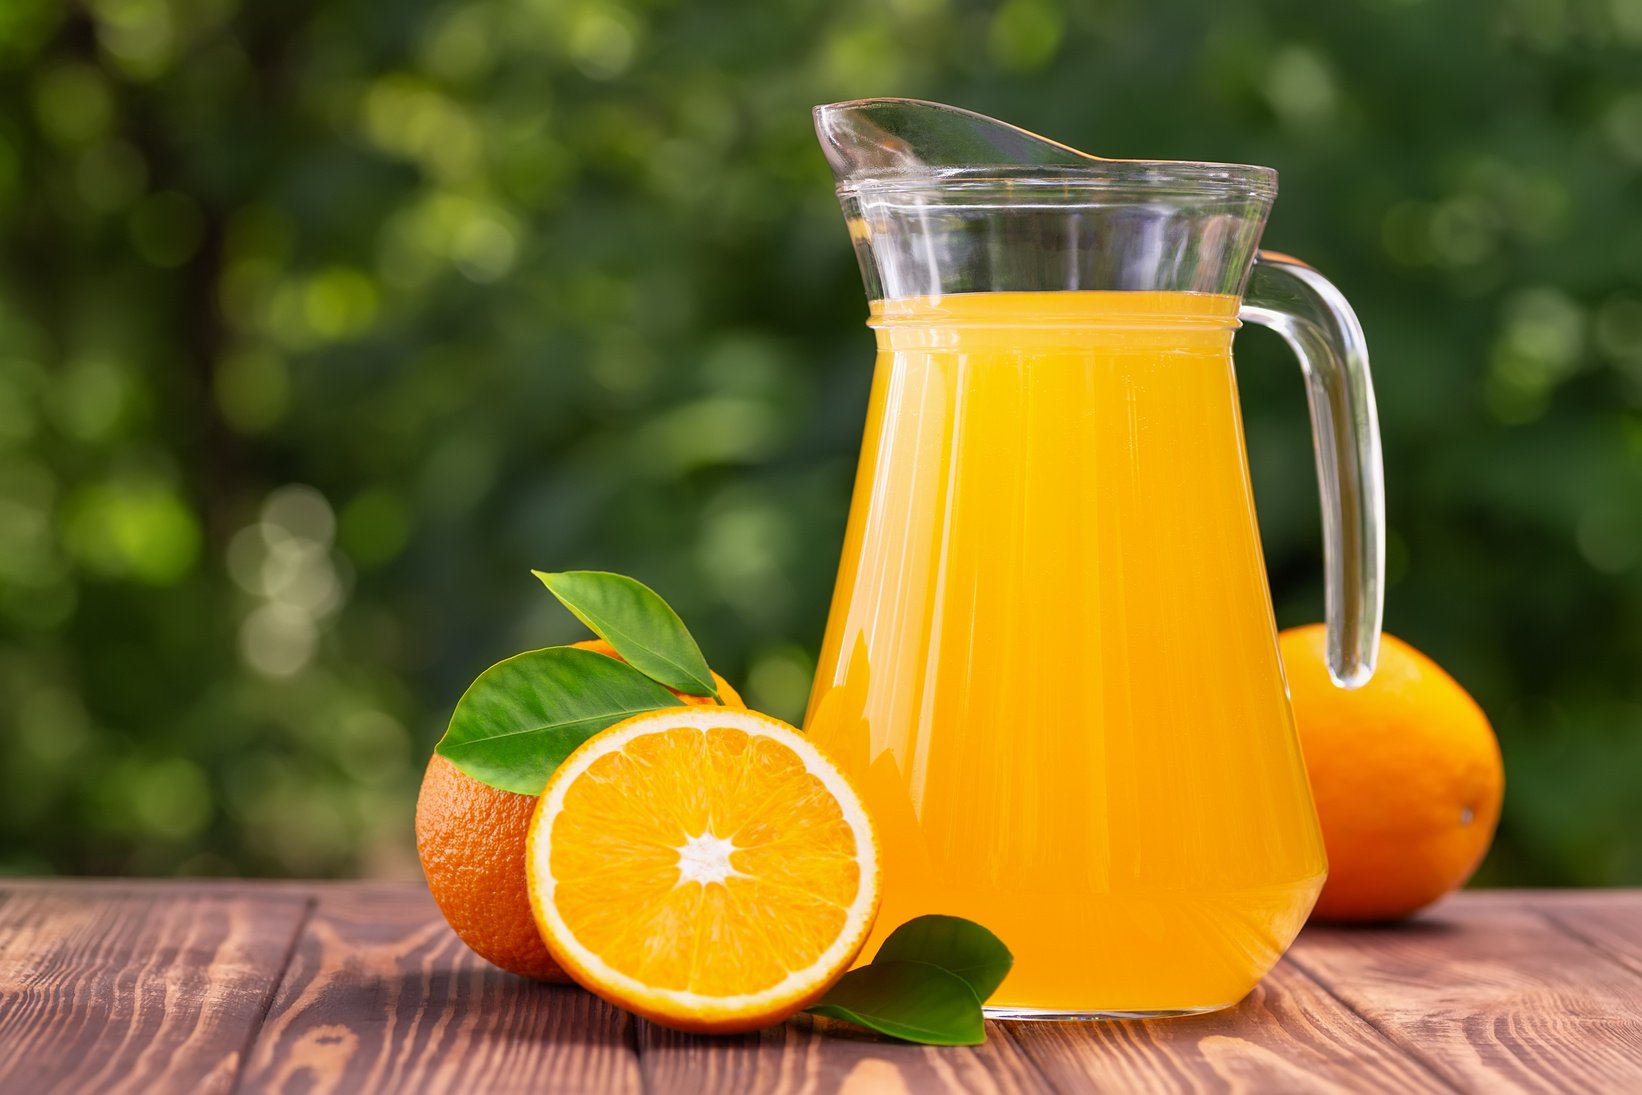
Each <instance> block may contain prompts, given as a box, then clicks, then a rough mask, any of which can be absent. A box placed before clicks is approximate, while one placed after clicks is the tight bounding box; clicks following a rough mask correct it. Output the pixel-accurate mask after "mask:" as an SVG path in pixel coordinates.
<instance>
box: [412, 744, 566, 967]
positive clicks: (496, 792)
mask: <svg viewBox="0 0 1642 1095" xmlns="http://www.w3.org/2000/svg"><path fill="white" fill-rule="evenodd" d="M535 809H536V796H535V795H519V794H514V793H513V792H512V791H503V790H502V789H500V788H498V787H492V786H490V785H489V784H488V783H481V782H479V781H478V780H476V779H474V778H473V777H472V776H470V775H468V774H467V773H466V772H464V771H462V770H461V769H460V768H458V767H456V765H454V764H452V763H451V762H450V761H448V760H446V759H445V758H444V757H442V756H440V755H439V754H438V753H435V754H434V755H433V757H432V758H431V759H430V760H429V761H428V770H427V772H425V773H424V774H423V776H422V791H421V794H419V795H418V796H417V798H416V854H417V855H418V856H419V857H420V858H421V860H422V873H423V874H424V875H426V876H427V880H428V890H429V892H431V893H432V894H433V900H434V903H435V904H437V905H438V906H439V911H440V912H442V913H444V914H445V920H446V921H448V922H449V924H450V926H451V928H452V929H453V930H454V931H455V932H456V934H457V935H458V936H459V937H460V938H461V940H462V942H464V943H466V944H467V945H468V946H470V947H472V948H473V949H474V951H476V952H477V953H478V955H479V957H481V958H483V959H485V960H486V961H487V962H490V963H492V964H493V965H497V966H500V967H502V968H503V969H504V970H508V971H509V972H511V973H516V974H518V975H519V976H521V977H534V978H536V979H537V980H540V981H569V980H570V978H569V977H567V976H565V973H564V971H563V970H561V969H560V968H559V964H558V963H557V962H555V961H553V957H552V956H551V955H550V954H548V953H547V947H546V946H545V945H544V944H543V943H542V937H541V935H539V934H538V933H537V931H536V921H535V920H534V919H533V918H532V917H531V914H530V891H529V890H527V889H526V888H525V832H526V830H528V829H529V827H530V815H531V813H532V812H534V811H535Z"/></svg>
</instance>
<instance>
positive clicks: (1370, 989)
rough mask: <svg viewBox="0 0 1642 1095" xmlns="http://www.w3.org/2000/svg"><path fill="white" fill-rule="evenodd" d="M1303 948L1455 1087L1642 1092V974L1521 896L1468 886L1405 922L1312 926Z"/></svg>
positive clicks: (1305, 961)
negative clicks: (1477, 892) (1486, 893)
mask: <svg viewBox="0 0 1642 1095" xmlns="http://www.w3.org/2000/svg"><path fill="white" fill-rule="evenodd" d="M1559 915H1560V914H1559ZM1294 953H1295V960H1296V961H1297V962H1298V964H1300V965H1301V966H1302V967H1303V968H1305V969H1306V970H1307V971H1308V972H1310V973H1312V974H1313V975H1314V976H1316V977H1317V978H1318V979H1319V980H1321V981H1322V982H1323V983H1324V984H1326V985H1327V986H1328V988H1329V989H1330V991H1332V992H1333V993H1334V995H1336V996H1338V997H1339V998H1340V999H1342V1000H1344V1001H1345V1002H1346V1003H1348V1004H1350V1005H1351V1007H1352V1008H1353V1009H1355V1010H1356V1011H1357V1012H1358V1013H1359V1014H1360V1015H1362V1016H1363V1017H1364V1018H1366V1019H1368V1020H1369V1021H1370V1022H1371V1023H1373V1024H1374V1025H1375V1026H1376V1027H1378V1028H1379V1029H1380V1030H1381V1031H1382V1032H1383V1033H1384V1034H1385V1035H1386V1036H1387V1037H1388V1038H1390V1039H1391V1040H1392V1041H1393V1042H1395V1043H1396V1044H1397V1045H1398V1046H1399V1047H1400V1048H1402V1049H1403V1050H1404V1051H1405V1052H1406V1053H1408V1054H1409V1055H1410V1056H1413V1057H1416V1058H1418V1059H1420V1060H1421V1061H1423V1062H1424V1063H1425V1064H1426V1065H1427V1066H1429V1067H1430V1068H1431V1069H1432V1070H1433V1071H1434V1072H1436V1073H1438V1074H1439V1075H1441V1076H1442V1077H1444V1078H1445V1079H1447V1080H1448V1081H1449V1082H1450V1083H1452V1084H1454V1085H1455V1086H1456V1087H1460V1088H1462V1089H1465V1090H1467V1091H1508V1090H1524V1091H1636V1090H1642V977H1639V976H1638V975H1637V974H1636V973H1633V972H1632V971H1630V970H1628V969H1626V968H1625V967H1624V966H1622V965H1620V964H1619V963H1618V962H1617V961H1616V960H1615V959H1614V958H1613V957H1612V956H1610V955H1609V954H1607V953H1604V952H1603V951H1602V950H1599V949H1597V948H1596V947H1593V946H1592V945H1590V944H1589V943H1587V942H1585V941H1584V940H1582V939H1579V938H1576V937H1575V936H1573V935H1571V934H1569V933H1567V932H1565V931H1563V930H1562V929H1561V928H1559V927H1558V926H1557V925H1556V924H1555V923H1553V921H1552V920H1551V919H1550V918H1549V917H1548V916H1546V915H1545V914H1543V913H1542V912H1540V911H1539V910H1538V909H1535V908H1533V907H1531V906H1529V905H1527V904H1526V903H1524V902H1523V901H1522V900H1521V899H1516V900H1512V899H1510V898H1508V897H1494V896H1487V897H1484V896H1481V895H1477V896H1472V895H1466V894H1461V895H1458V896H1456V897H1453V898H1450V899H1449V900H1447V901H1445V902H1443V903H1442V904H1441V905H1439V906H1437V907H1436V908H1435V909H1434V910H1432V911H1431V912H1429V913H1427V914H1425V915H1423V916H1421V917H1419V918H1418V919H1415V920H1413V921H1410V922H1408V923H1406V924H1402V925H1396V926H1390V927H1379V928H1367V929H1352V928H1316V927H1314V928H1308V929H1307V930H1306V931H1305V933H1304V934H1303V935H1302V937H1301V945H1299V946H1297V947H1296V948H1295V952H1294Z"/></svg>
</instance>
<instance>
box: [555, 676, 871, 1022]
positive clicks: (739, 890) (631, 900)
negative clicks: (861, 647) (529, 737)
mask: <svg viewBox="0 0 1642 1095" xmlns="http://www.w3.org/2000/svg"><path fill="white" fill-rule="evenodd" d="M526 840H527V845H526V847H527V851H526V857H525V858H526V866H527V872H528V876H529V888H530V902H531V909H532V912H533V913H534V915H535V918H536V923H537V926H538V927H539V928H540V930H541V933H542V938H543V940H544V941H545V942H546V943H547V947H548V950H549V951H550V952H551V953H552V954H553V956H554V958H555V959H556V960H557V961H558V962H559V963H560V964H561V965H562V966H563V967H564V968H565V970H566V971H567V972H569V973H570V975H571V976H572V977H574V978H575V979H576V981H578V982H579V983H580V984H582V985H583V986H584V987H586V988H588V989H590V990H591V991H593V992H595V993H597V994H598V995H599V996H601V997H603V998H604V999H606V1000H609V1001H610V1002H612V1003H614V1004H617V1005H618V1006H620V1007H624V1008H626V1009H628V1010H629V1011H633V1012H636V1013H638V1014H640V1015H643V1016H645V1017H646V1018H649V1019H653V1020H655V1021H656V1022H658V1023H661V1024H663V1025H666V1026H670V1027H674V1028H677V1029H680V1030H692V1031H701V1032H714V1033H730V1032H735V1031H743V1030H754V1029H757V1028H759V1027H763V1026H768V1025H770V1024H771V1023H776V1022H780V1021H781V1020H782V1019H784V1018H786V1017H787V1016H788V1015H790V1014H792V1013H793V1012H795V1011H798V1010H800V1009H801V1008H803V1007H805V1006H807V1005H808V1004H810V1003H813V1002H814V1001H815V999H816V998H817V997H819V996H820V995H821V994H822V993H823V992H825V991H826V989H827V986H828V985H830V984H831V983H832V982H833V981H834V980H836V979H837V978H838V976H840V975H841V974H842V973H843V972H844V970H846V969H847V968H848V967H849V964H850V962H851V961H852V960H853V959H854V958H855V956H856V954H857V953H858V952H859V951H860V949H861V946H862V944H863V943H864V942H865V941H866V938H867V933H868V931H869V930H870V929H871V927H872V920H873V917H874V915H875V914H876V912H877V908H878V897H879V889H880V883H881V878H880V868H879V854H878V840H877V836H876V834H875V833H874V832H873V828H872V823H871V821H870V820H869V819H868V817H867V813H866V810H865V808H864V807H863V806H862V804H861V799H860V796H859V795H858V794H857V793H856V792H855V789H854V788H853V787H851V786H850V784H849V781H848V780H847V779H846V778H845V777H844V775H843V773H842V772H840V771H839V769H838V767H837V766H836V765H835V764H833V762H832V761H831V760H830V759H829V758H828V757H827V756H826V755H825V754H824V753H822V752H821V751H820V750H819V749H817V748H816V747H815V745H813V744H812V743H811V742H810V741H808V740H807V739H806V738H805V737H804V736H803V735H802V734H800V733H799V732H798V731H796V730H794V729H793V728H792V727H790V726H788V725H787V724H785V723H783V722H779V721H778V720H776V719H772V718H770V717H768V716H766V715H760V714H758V713H756V712H752V711H744V710H734V709H730V708H724V707H668V708H664V709H662V710H659V711H652V712H648V713H646V714H643V715H638V716H636V717H634V718H631V719H628V720H627V721H625V722H623V723H619V724H618V725H616V726H612V727H610V728H609V729H607V730H605V731H603V732H601V733H599V734H597V735H595V736H594V737H592V738H590V739H588V741H587V742H585V743H584V744H583V745H582V746H581V747H580V748H579V749H577V750H576V752H574V753H573V754H571V755H570V757H569V758H567V759H566V760H565V762H564V764H562V765H561V766H560V767H559V769H558V770H557V771H556V772H555V773H554V774H553V776H552V778H550V779H549V780H548V783H547V787H546V789H545V790H544V791H543V792H542V797H541V799H540V801H539V802H538V804H537V807H536V813H535V815H534V817H533V818H532V819H531V824H530V830H529V833H528V835H527V838H526Z"/></svg>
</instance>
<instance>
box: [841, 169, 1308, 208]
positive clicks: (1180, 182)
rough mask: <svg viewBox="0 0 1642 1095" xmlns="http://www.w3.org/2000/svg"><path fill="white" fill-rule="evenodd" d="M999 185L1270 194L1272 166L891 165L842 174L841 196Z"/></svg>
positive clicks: (962, 190) (1244, 195) (971, 189)
mask: <svg viewBox="0 0 1642 1095" xmlns="http://www.w3.org/2000/svg"><path fill="white" fill-rule="evenodd" d="M998 187H1004V188H1007V189H1010V190H1030V191H1040V192H1041V191H1083V190H1087V191H1090V192H1092V193H1100V192H1110V191H1123V190H1130V191H1140V192H1149V193H1158V194H1189V195H1198V196H1203V197H1223V198H1245V199H1250V198H1252V199H1265V200H1268V201H1269V200H1270V199H1272V198H1275V197H1276V196H1277V171H1276V169H1274V168H1270V167H1260V166H1258V165H1255V164H1235V163H1214V162H1210V161H1207V160H1090V161H1089V162H1088V163H1079V164H971V165H966V166H963V167H931V166H928V165H920V166H918V167H916V168H907V169H904V170H896V169H894V168H884V169H880V170H876V171H873V172H871V173H870V174H869V173H866V172H861V173H859V174H856V175H853V176H851V177H849V178H846V179H841V180H840V181H839V183H838V186H837V192H838V194H839V195H840V196H846V195H852V194H859V195H869V194H874V195H875V194H896V193H908V194H910V193H918V192H922V193H932V192H933V193H943V192H945V193H952V194H954V195H956V194H964V193H974V192H979V191H986V190H989V189H994V188H998Z"/></svg>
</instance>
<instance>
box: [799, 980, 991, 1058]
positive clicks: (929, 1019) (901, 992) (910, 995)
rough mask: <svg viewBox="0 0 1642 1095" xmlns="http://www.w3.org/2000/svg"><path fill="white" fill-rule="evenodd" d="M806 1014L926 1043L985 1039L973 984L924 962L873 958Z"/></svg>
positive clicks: (967, 1043)
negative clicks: (839, 1020)
mask: <svg viewBox="0 0 1642 1095" xmlns="http://www.w3.org/2000/svg"><path fill="white" fill-rule="evenodd" d="M808 1010H809V1011H811V1012H813V1013H814V1014H816V1015H825V1016H828V1017H830V1018H833V1019H843V1020H844V1021H845V1022H849V1023H854V1024H855V1025H856V1026H860V1027H866V1028H867V1029H868V1030H875V1031H877V1032H879V1033H880V1034H888V1035H890V1036H891V1037H894V1038H902V1039H905V1040H906V1041H908V1042H921V1043H923V1044H925V1045H932V1046H975V1045H980V1044H981V1043H982V1042H984V1041H986V1023H985V1020H984V1019H983V1018H982V1015H981V1002H980V1000H979V999H978V998H977V997H976V996H975V993H974V991H973V990H971V989H970V987H969V982H967V981H965V980H964V979H963V978H961V977H959V976H958V975H957V974H955V973H949V972H948V971H946V970H944V969H941V968H940V967H939V966H932V965H929V964H927V963H924V962H901V961H883V960H874V961H873V963H872V964H871V965H868V966H862V967H861V968H860V969H855V970H851V971H850V972H848V973H846V974H845V975H844V976H843V977H842V978H840V979H839V980H838V981H837V982H836V983H835V984H834V985H833V986H832V988H830V989H828V990H827V994H826V995H825V996H823V997H821V1000H820V1002H819V1003H817V1004H815V1005H814V1006H812V1007H810V1008H809V1009H808Z"/></svg>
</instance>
